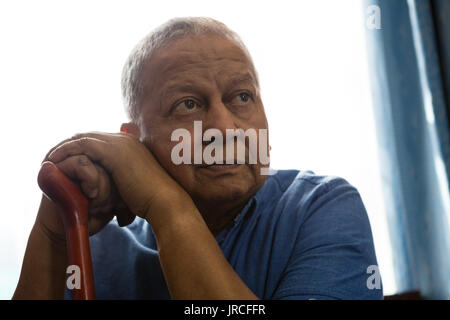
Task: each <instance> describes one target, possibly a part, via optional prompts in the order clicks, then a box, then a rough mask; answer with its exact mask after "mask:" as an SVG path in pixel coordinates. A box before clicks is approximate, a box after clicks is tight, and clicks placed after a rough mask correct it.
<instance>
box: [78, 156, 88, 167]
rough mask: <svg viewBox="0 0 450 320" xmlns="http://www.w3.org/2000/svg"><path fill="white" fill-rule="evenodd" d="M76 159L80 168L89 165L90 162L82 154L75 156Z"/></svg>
mask: <svg viewBox="0 0 450 320" xmlns="http://www.w3.org/2000/svg"><path fill="white" fill-rule="evenodd" d="M77 158H78V159H77V161H78V164H79V165H81V166H88V165H89V164H90V162H91V161H90V160H89V158H88V156H86V155H84V154H81V155H79V156H77Z"/></svg>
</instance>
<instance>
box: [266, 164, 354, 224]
mask: <svg viewBox="0 0 450 320" xmlns="http://www.w3.org/2000/svg"><path fill="white" fill-rule="evenodd" d="M266 184H268V188H267V189H268V190H266V192H265V194H264V192H263V195H261V196H260V201H261V202H264V199H261V198H265V199H269V198H272V199H273V197H274V196H275V195H277V196H276V199H275V202H276V207H277V208H278V209H283V211H287V212H289V213H291V214H295V215H296V216H297V218H306V217H307V216H309V215H311V214H313V213H314V212H315V211H316V210H317V209H318V208H319V207H321V206H323V205H324V204H325V203H330V202H331V203H333V202H334V203H335V204H336V205H339V206H340V207H347V205H348V206H349V207H353V208H355V206H354V204H355V203H357V204H361V205H362V200H361V196H360V194H359V192H358V190H357V189H356V188H355V187H354V186H353V185H351V184H350V183H349V182H348V181H347V180H345V179H344V178H342V177H338V176H331V175H317V174H315V173H314V172H312V171H299V170H279V171H277V172H276V174H274V175H272V176H269V177H268V180H267V182H266ZM345 211H346V212H347V210H345ZM299 215H300V216H299Z"/></svg>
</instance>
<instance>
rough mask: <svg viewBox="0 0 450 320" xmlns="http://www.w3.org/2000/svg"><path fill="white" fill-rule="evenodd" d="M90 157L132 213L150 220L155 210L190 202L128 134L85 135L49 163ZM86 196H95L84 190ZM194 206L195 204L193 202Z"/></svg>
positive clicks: (55, 152) (63, 147)
mask: <svg viewBox="0 0 450 320" xmlns="http://www.w3.org/2000/svg"><path fill="white" fill-rule="evenodd" d="M82 155H85V156H87V157H88V158H89V159H90V160H91V161H93V162H96V163H98V164H99V165H100V166H101V167H102V168H104V169H105V170H106V172H107V173H108V174H109V175H110V177H111V178H112V180H113V183H114V185H115V186H116V188H117V191H118V193H119V195H120V198H121V199H122V200H123V202H124V203H125V204H126V206H127V207H128V208H129V210H130V211H131V212H132V213H133V214H134V215H137V216H139V217H141V218H144V219H147V220H149V219H150V220H151V217H150V216H149V214H150V213H151V212H152V211H153V210H152V208H158V210H159V211H160V210H161V209H162V208H164V207H165V206H168V205H172V204H173V203H174V202H177V201H178V200H180V201H185V200H188V201H191V200H190V197H189V196H188V195H187V193H186V192H185V191H184V189H183V188H182V187H181V186H180V185H179V184H178V183H177V182H175V181H174V180H173V179H172V178H171V177H170V176H169V174H168V173H167V172H166V171H165V170H164V169H163V168H162V167H161V166H160V165H159V163H158V162H157V161H156V159H155V158H154V157H153V155H152V153H151V152H150V151H149V150H148V149H147V147H146V146H145V145H144V144H143V143H141V142H140V141H139V140H138V139H137V138H136V137H135V136H133V135H131V134H127V133H117V134H114V133H86V134H79V135H76V136H74V137H73V138H72V139H69V140H66V141H65V142H63V143H61V144H60V145H59V146H57V147H56V148H55V149H54V150H53V151H51V153H50V154H49V156H48V157H47V159H46V160H49V161H52V162H53V163H61V162H63V161H65V160H66V159H68V158H70V157H73V156H82ZM85 188H86V192H87V193H89V192H93V191H92V188H90V187H88V186H87V184H86V186H85ZM191 202H192V201H191Z"/></svg>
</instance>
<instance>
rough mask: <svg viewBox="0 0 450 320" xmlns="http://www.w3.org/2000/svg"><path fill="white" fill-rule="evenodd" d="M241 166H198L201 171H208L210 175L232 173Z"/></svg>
mask: <svg viewBox="0 0 450 320" xmlns="http://www.w3.org/2000/svg"><path fill="white" fill-rule="evenodd" d="M241 166H242V164H210V165H205V166H200V167H199V169H200V170H202V171H209V172H211V173H232V172H233V171H236V170H237V169H238V168H240V167H241Z"/></svg>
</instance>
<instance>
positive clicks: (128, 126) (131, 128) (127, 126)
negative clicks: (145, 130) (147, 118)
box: [120, 122, 141, 139]
mask: <svg viewBox="0 0 450 320" xmlns="http://www.w3.org/2000/svg"><path fill="white" fill-rule="evenodd" d="M120 132H125V133H129V134H132V135H133V136H135V137H136V138H137V139H139V138H140V137H141V130H139V127H138V126H137V125H136V124H135V123H133V122H127V123H122V125H121V126H120Z"/></svg>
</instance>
